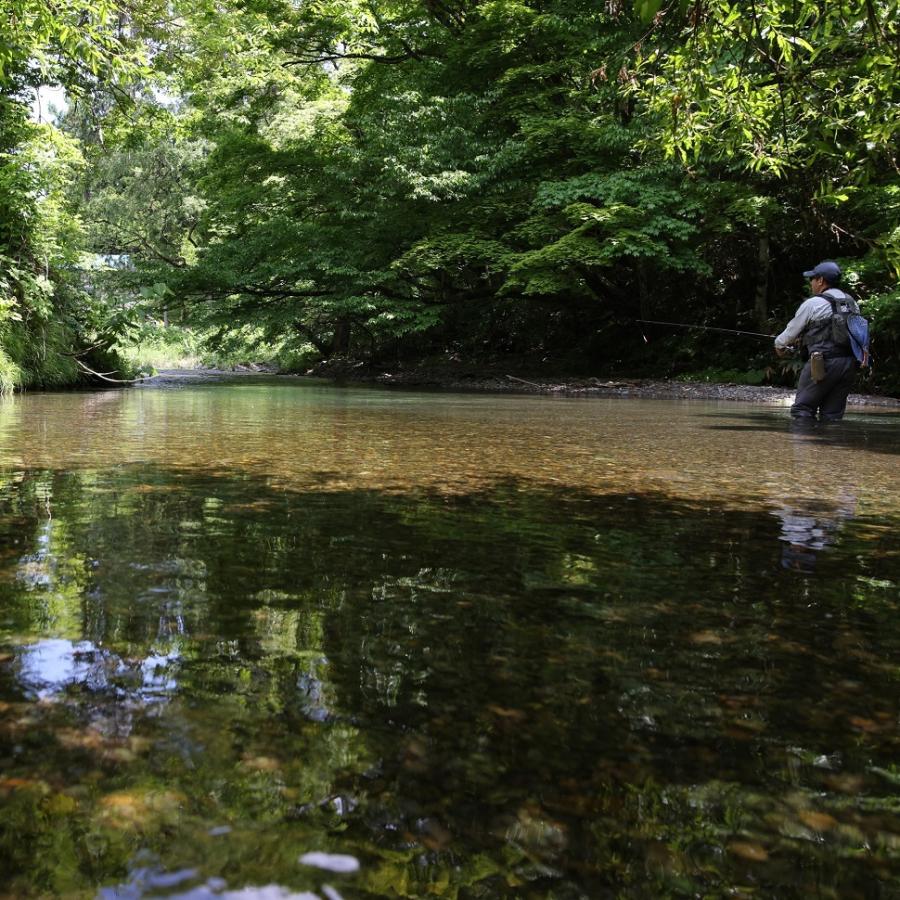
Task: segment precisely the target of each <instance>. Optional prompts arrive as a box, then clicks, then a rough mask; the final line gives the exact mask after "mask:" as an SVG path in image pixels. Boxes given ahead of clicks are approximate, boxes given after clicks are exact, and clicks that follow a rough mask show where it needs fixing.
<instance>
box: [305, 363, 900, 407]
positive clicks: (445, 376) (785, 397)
mask: <svg viewBox="0 0 900 900" xmlns="http://www.w3.org/2000/svg"><path fill="white" fill-rule="evenodd" d="M306 375H308V376H313V377H317V378H331V379H334V380H336V381H342V382H348V383H359V384H380V385H384V386H386V387H403V388H429V389H440V390H452V391H485V392H503V393H531V394H560V395H564V396H591V397H634V398H647V399H656V400H662V399H674V400H733V401H739V402H746V403H763V404H778V405H787V404H789V403H790V402H791V400H792V399H793V397H794V393H795V391H794V389H793V388H787V387H772V386H770V385H752V384H734V383H715V382H700V381H671V380H667V379H655V378H620V379H610V378H592V377H588V378H585V377H564V376H553V377H549V376H545V375H521V374H519V375H512V374H506V373H501V372H493V371H488V372H485V371H482V370H478V369H468V368H466V369H453V368H449V367H447V368H445V367H427V368H412V369H400V368H398V369H395V370H394V371H373V370H371V369H368V368H367V367H366V366H365V365H364V364H362V363H351V362H347V361H335V362H333V363H331V364H329V363H323V364H320V365H318V366H316V367H315V368H313V369H311V370H309V372H307V373H306ZM848 405H849V406H853V407H883V408H888V409H900V399H897V398H895V397H887V396H883V395H878V394H861V393H854V394H851V395H850V398H849V400H848Z"/></svg>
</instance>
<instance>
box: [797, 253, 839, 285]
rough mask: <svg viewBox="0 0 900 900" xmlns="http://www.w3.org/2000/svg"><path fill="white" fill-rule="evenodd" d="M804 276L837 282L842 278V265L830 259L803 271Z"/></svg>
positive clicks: (830, 282) (831, 282) (832, 282)
mask: <svg viewBox="0 0 900 900" xmlns="http://www.w3.org/2000/svg"><path fill="white" fill-rule="evenodd" d="M803 277H804V278H816V277H819V278H824V279H825V280H826V281H827V282H828V283H829V284H837V283H838V282H839V281H840V280H841V267H840V266H839V265H838V264H837V263H836V262H833V261H832V260H830V259H826V260H825V262H820V263H819V264H818V265H817V266H816V267H815V268H814V269H810V270H809V271H808V272H804V273H803Z"/></svg>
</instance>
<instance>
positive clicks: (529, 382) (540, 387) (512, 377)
mask: <svg viewBox="0 0 900 900" xmlns="http://www.w3.org/2000/svg"><path fill="white" fill-rule="evenodd" d="M506 377H507V378H508V379H509V380H510V381H519V382H521V383H522V384H530V385H531V386H532V387H536V388H538V389H539V390H543V389H544V385H542V384H537V383H536V382H534V381H526V380H525V379H524V378H516V376H515V375H507V376H506Z"/></svg>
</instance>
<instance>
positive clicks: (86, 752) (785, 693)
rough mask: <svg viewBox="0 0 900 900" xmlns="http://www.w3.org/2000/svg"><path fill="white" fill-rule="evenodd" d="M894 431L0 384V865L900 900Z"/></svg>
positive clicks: (523, 404)
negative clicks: (18, 393)
mask: <svg viewBox="0 0 900 900" xmlns="http://www.w3.org/2000/svg"><path fill="white" fill-rule="evenodd" d="M898 436H900V418H897V417H896V416H891V415H884V414H881V415H876V414H865V415H860V414H854V415H852V416H851V417H849V418H848V419H847V420H846V421H845V422H844V423H842V425H841V426H840V427H838V428H830V429H827V430H824V431H811V432H810V431H794V430H792V429H791V427H790V424H789V423H788V422H787V421H786V418H785V411H784V410H782V409H777V408H772V409H765V408H759V407H753V406H748V405H739V404H703V403H673V402H653V401H633V402H632V401H627V400H620V399H616V400H608V401H606V400H583V399H582V400H568V399H560V398H553V399H542V398H534V397H515V396H484V395H459V394H456V395H454V394H424V393H423V394H417V393H394V392H387V391H379V390H356V389H341V388H335V387H331V386H329V385H326V384H309V383H303V384H300V383H297V382H295V381H290V380H277V379H248V378H241V379H239V380H237V381H235V382H234V383H233V384H196V385H182V386H169V387H144V388H140V389H135V390H131V391H128V392H114V393H95V394H48V395H38V396H24V397H16V398H12V399H11V400H8V401H5V402H4V403H2V404H0V804H2V809H3V816H2V820H0V822H2V824H0V842H2V847H0V891H5V892H6V893H8V894H10V895H13V896H27V895H39V894H44V895H72V896H82V895H83V896H94V895H97V894H98V893H100V894H101V895H102V896H105V897H140V896H167V895H175V896H192V897H201V896H204V897H207V896H219V897H223V896H243V897H249V896H255V897H258V898H259V897H264V896H273V897H286V896H291V895H295V896H304V894H306V895H309V894H310V893H314V894H316V895H317V896H320V897H331V896H333V894H335V893H338V894H340V895H341V896H344V897H347V898H350V897H366V896H410V897H419V896H421V897H425V896H447V897H504V896H510V897H512V896H515V897H531V896H533V897H550V896H552V897H565V898H568V897H606V896H609V897H613V896H629V897H647V896H692V895H695V894H698V893H702V894H705V895H708V896H725V895H728V896H735V895H736V896H779V897H791V896H797V897H800V896H810V895H812V896H824V897H828V896H840V897H854V896H859V897H873V896H874V897H878V896H885V897H888V896H892V895H895V894H896V893H897V891H898V889H900V880H898V879H900V768H898V758H900V756H898V749H900V732H898V685H900V653H898V651H900V618H898V609H897V607H898V591H897V585H898V583H900V558H898V546H900V544H898V540H897V537H896V534H897V531H896V529H897V524H898V518H900V516H898V513H900V479H898V474H897V454H898V452H900V441H898ZM315 852H324V853H327V854H337V855H339V856H338V861H337V862H335V860H334V859H332V858H331V857H326V858H325V860H324V863H323V862H322V860H321V859H320V858H315V857H313V858H312V859H318V864H317V865H307V864H305V863H301V862H300V858H301V857H303V856H304V855H305V854H309V853H315ZM344 857H352V859H353V860H355V861H357V862H358V865H359V868H358V871H331V870H329V869H328V868H324V869H323V868H321V865H323V864H324V865H326V866H330V867H331V868H332V869H333V868H334V867H335V866H337V867H338V868H340V867H341V866H343V868H345V869H346V868H348V867H350V866H349V864H348V863H347V861H346V860H343V862H341V860H342V859H343V858H344ZM306 859H307V862H308V861H309V859H310V857H306ZM351 868H352V867H351ZM329 892H330V893H329Z"/></svg>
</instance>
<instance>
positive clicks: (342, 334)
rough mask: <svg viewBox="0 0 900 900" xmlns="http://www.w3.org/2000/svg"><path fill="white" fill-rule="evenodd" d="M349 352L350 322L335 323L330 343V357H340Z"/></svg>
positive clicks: (344, 320) (340, 321)
mask: <svg viewBox="0 0 900 900" xmlns="http://www.w3.org/2000/svg"><path fill="white" fill-rule="evenodd" d="M349 350H350V320H349V319H341V320H339V321H338V322H336V323H335V326H334V337H333V338H332V341H331V355H332V356H340V355H341V354H342V353H347V352H348V351H349Z"/></svg>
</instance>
